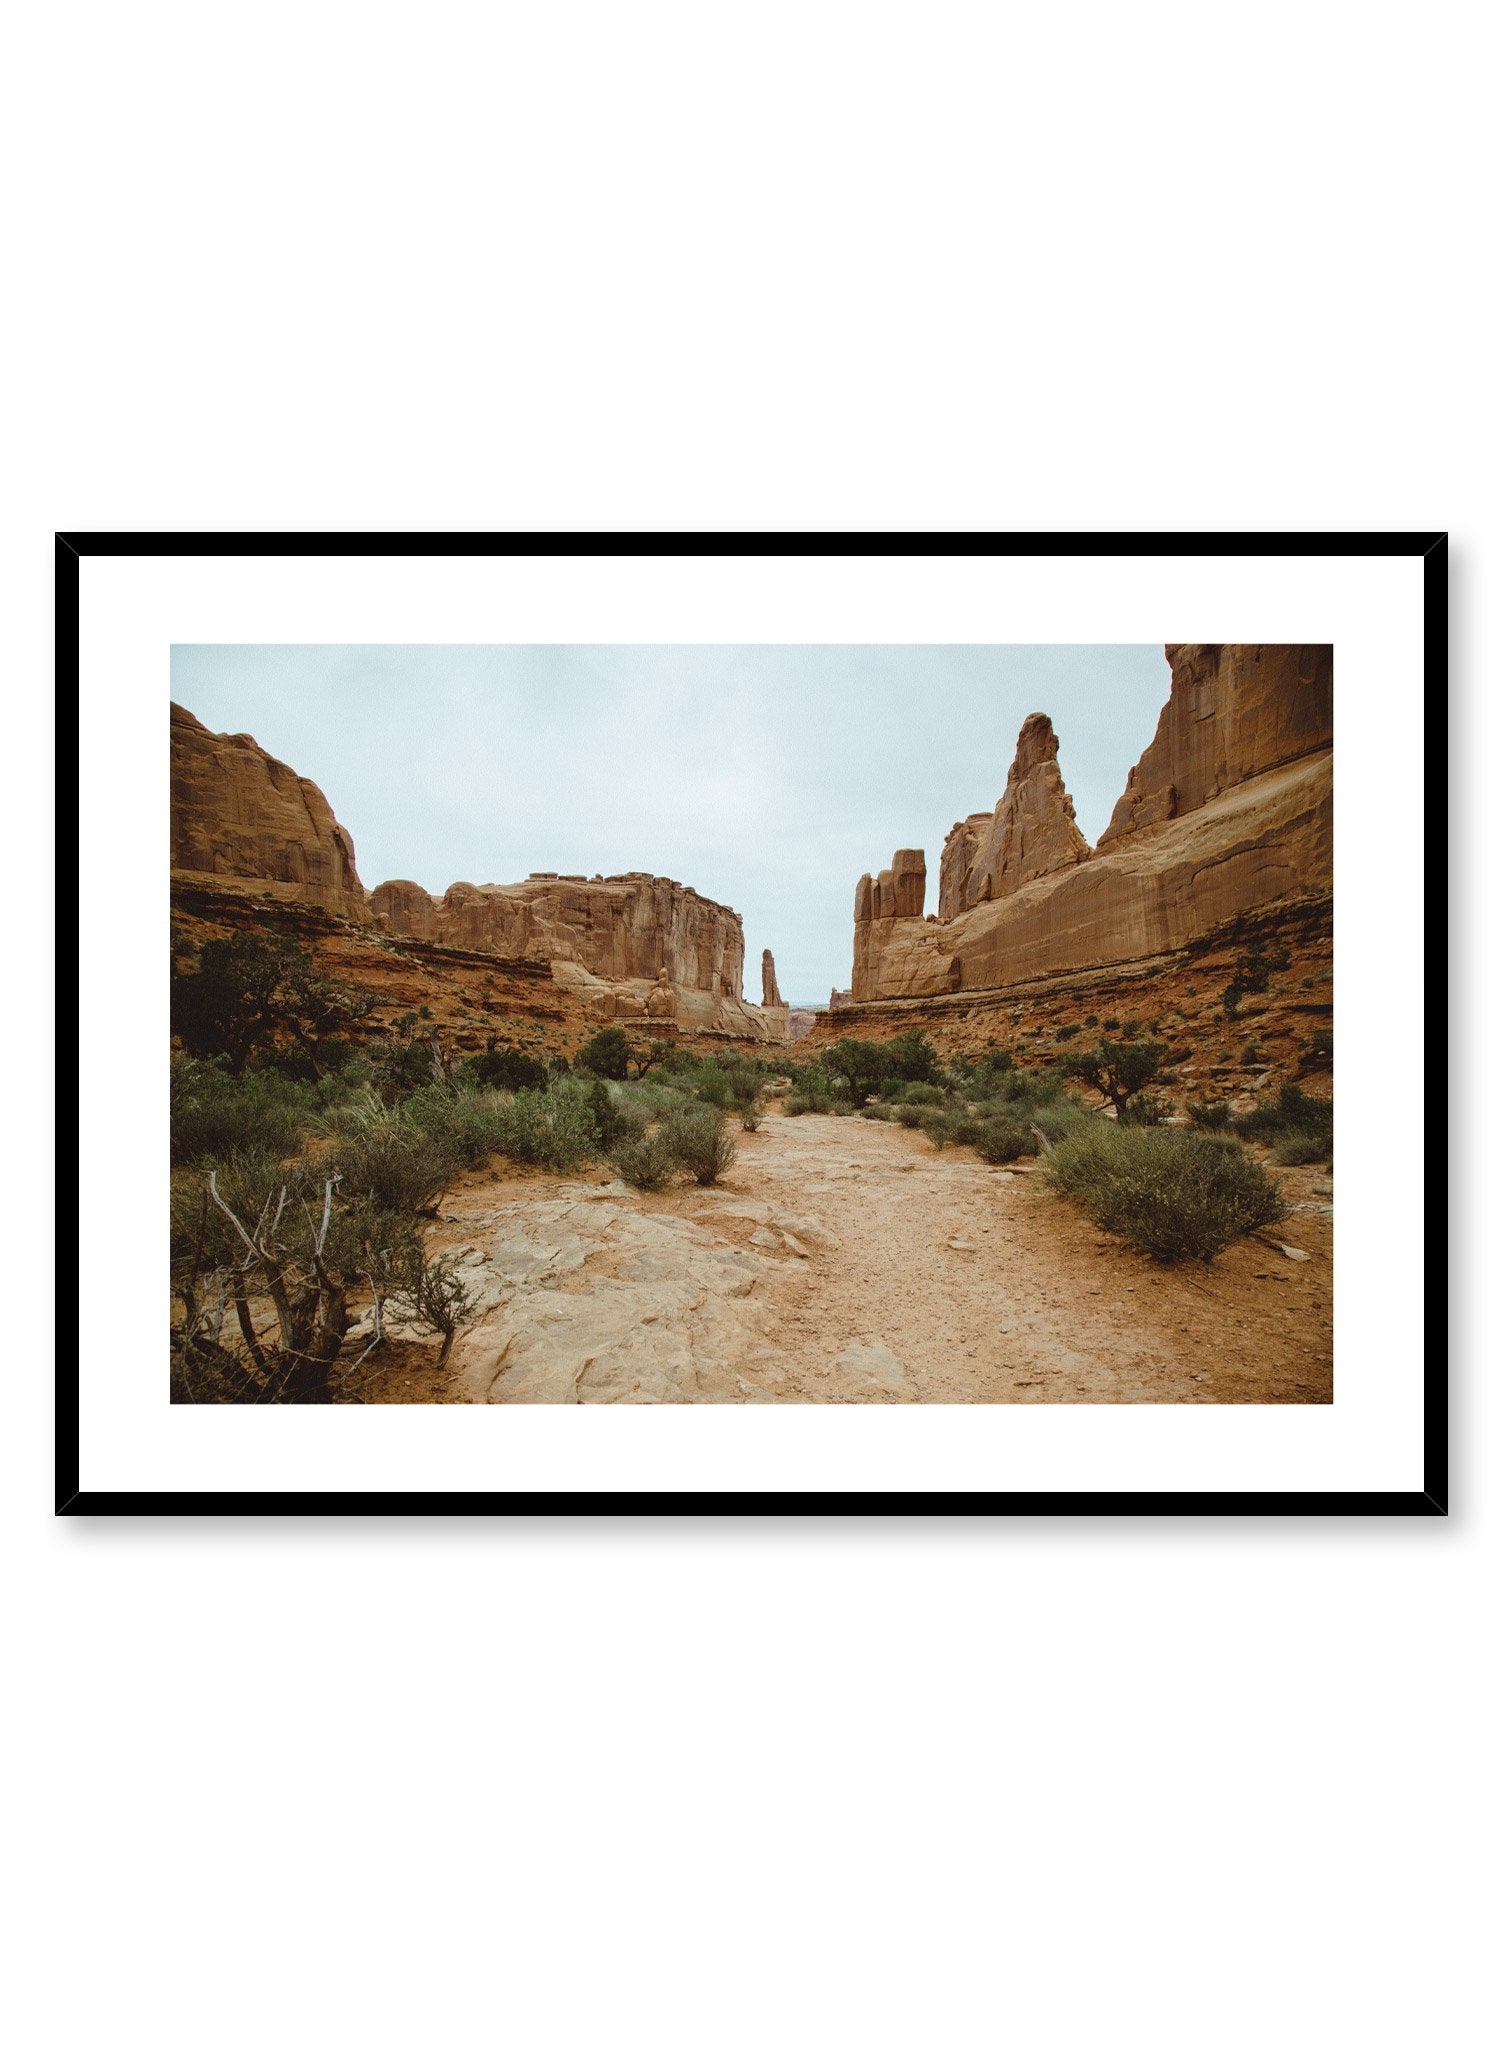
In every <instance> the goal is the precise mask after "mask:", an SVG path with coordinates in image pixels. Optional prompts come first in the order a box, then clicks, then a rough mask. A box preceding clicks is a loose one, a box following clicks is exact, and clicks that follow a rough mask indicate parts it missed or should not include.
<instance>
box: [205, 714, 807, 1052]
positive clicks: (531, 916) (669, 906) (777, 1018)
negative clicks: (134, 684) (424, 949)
mask: <svg viewBox="0 0 1503 2048" xmlns="http://www.w3.org/2000/svg"><path fill="white" fill-rule="evenodd" d="M172 867H173V873H174V881H175V883H177V884H179V885H181V886H183V887H189V888H191V887H193V886H195V885H198V884H201V883H209V882H212V883H213V885H214V886H215V887H217V888H220V889H223V890H226V891H228V892H230V893H232V894H234V893H239V894H245V895H248V896H251V897H254V898H256V899H259V900H261V901H263V902H264V901H265V899H267V898H268V897H269V898H271V899H272V900H273V901H276V902H280V903H284V904H286V905H288V906H289V908H290V907H292V906H304V907H309V908H316V909H318V910H321V911H325V912H328V913H330V914H331V915H332V916H335V917H338V918H343V919H345V920H347V921H349V922H350V923H352V924H357V925H360V926H363V927H373V928H374V929H375V930H376V931H377V932H378V933H381V932H384V933H387V934H389V935H391V936H392V937H393V938H398V939H403V940H412V941H416V942H419V943H421V944H424V945H428V946H432V947H435V948H443V949H447V950H449V951H453V952H459V953H468V954H476V955H489V956H492V957H494V958H495V959H497V960H501V961H507V962H512V963H536V964H539V965H542V966H544V967H546V968H548V969H549V971H550V973H551V976H552V979H553V981H554V983H555V984H556V985H557V986H558V987H560V988H562V989H567V990H569V991H570V992H571V993H572V994H573V996H575V997H576V998H577V999H578V1002H579V1003H580V1004H581V1005H582V1006H583V1009H584V1013H585V1014H586V1015H587V1016H588V1018H589V1019H590V1020H591V1021H592V1022H593V1023H596V1024H599V1023H609V1022H611V1021H613V1020H615V1019H617V1018H620V1019H631V1018H640V1019H642V1020H643V1021H644V1022H655V1023H657V1024H659V1025H660V1026H662V1027H664V1028H668V1029H673V1028H677V1029H678V1030H680V1031H684V1032H687V1033H691V1034H694V1035H712V1036H721V1037H724V1036H730V1037H735V1038H754V1039H761V1040H769V1041H771V1042H774V1043H782V1042H785V1041H786V1040H787V1037H788V1029H789V1027H788V1012H787V1010H786V1008H785V1007H782V1006H780V1005H779V1006H776V1007H774V1006H769V1007H767V1008H766V1009H759V1008H757V1007H756V1006H755V1005H753V1004H750V1003H746V1002H744V1001H743V1000H742V995H741V980H742V970H743V967H744V964H745V953H746V942H745V938H744V936H743V933H742V928H741V919H740V917H739V915H738V914H737V913H736V912H735V911H734V910H731V909H729V908H728V907H727V906H726V905H725V904H723V903H714V902H711V901H710V899H709V898H708V897H704V896H701V895H700V894H699V893H698V891H697V890H694V889H690V888H686V887H685V886H684V885H683V884H682V883H680V882H674V881H670V880H668V879H667V878H666V877H664V876H661V875H650V874H646V873H639V872H632V873H628V874H622V875H596V876H595V877H594V878H593V880H591V879H587V878H586V877H585V876H584V875H559V874H534V875H530V876H529V877H528V879H527V880H526V881H525V882H515V883H510V884H507V885H504V886H502V885H495V884H485V885H481V886H476V885H474V884H472V883H469V882H456V883H455V884H454V885H453V886H452V888H449V889H447V890H446V891H445V892H444V894H443V895H442V896H441V897H439V898H437V899H435V898H434V897H432V896H430V895H429V894H428V892H427V890H426V889H423V888H422V887H420V886H419V884H418V883H416V882H410V881H392V882H383V883H382V884H381V885H380V887H379V888H377V889H375V890H373V891H372V892H371V894H370V895H369V897H367V895H366V892H365V890H364V889H363V888H362V887H361V884H360V878H359V875H358V874H357V873H356V871H355V849H354V846H353V844H352V843H351V840H350V835H349V834H348V832H346V831H345V829H344V827H343V826H342V825H340V824H339V823H338V821H337V820H336V818H335V817H334V814H333V812H332V810H331V809H330V807H329V804H328V802H327V800H326V799H325V797H324V795H323V793H322V791H321V790H319V789H318V788H317V787H316V786H315V785H314V784H313V783H311V782H309V781H307V780H306V779H305V778H304V777H302V776H299V775H297V774H295V773H294V771H293V770H292V769H291V768H288V767H287V766H286V765H285V764H284V763H283V762H281V761H277V760H274V759H273V758H272V757H271V755H270V754H268V753H266V752H265V751H264V750H263V749H262V748H260V747H258V746H257V745H256V742H255V741H254V740H253V739H251V738H250V737H249V736H248V735H246V734H243V733H242V734H237V735H234V736H231V735H228V734H223V733H220V734H215V733H211V732H209V731H208V730H207V729H206V728H205V727H204V726H203V725H201V724H200V723H199V721H198V720H197V719H196V718H195V717H194V716H193V715H192V713H191V712H188V711H185V710H183V709H182V708H181V707H180V706H178V705H174V706H173V707H172ZM769 959H770V956H769ZM773 991H774V995H776V979H775V978H774V981H773Z"/></svg>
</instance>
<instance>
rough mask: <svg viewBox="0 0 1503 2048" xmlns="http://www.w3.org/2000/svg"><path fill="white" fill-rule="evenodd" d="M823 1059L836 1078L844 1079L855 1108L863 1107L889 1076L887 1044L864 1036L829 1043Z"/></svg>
mask: <svg viewBox="0 0 1503 2048" xmlns="http://www.w3.org/2000/svg"><path fill="white" fill-rule="evenodd" d="M819 1058H820V1063H821V1064H822V1065H823V1067H824V1069H825V1071H826V1072H827V1073H828V1074H829V1075H830V1076H831V1077H832V1079H835V1080H838V1081H843V1082H844V1083H845V1088H846V1099H847V1100H848V1102H849V1103H850V1106H851V1108H852V1109H860V1107H861V1106H862V1104H863V1103H864V1102H867V1101H869V1100H870V1099H871V1097H872V1096H873V1095H875V1094H876V1092H877V1090H878V1089H879V1088H880V1087H881V1085H882V1083H883V1082H884V1081H885V1080H886V1079H887V1076H888V1072H889V1066H888V1058H887V1048H886V1047H885V1046H882V1045H874V1044H872V1043H871V1041H870V1040H868V1039H864V1038H839V1039H837V1040H836V1041H835V1043H834V1044H833V1045H828V1046H826V1047H825V1049H824V1051H823V1052H822V1053H821V1054H820V1056H819Z"/></svg>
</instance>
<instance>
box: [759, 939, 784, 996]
mask: <svg viewBox="0 0 1503 2048" xmlns="http://www.w3.org/2000/svg"><path fill="white" fill-rule="evenodd" d="M762 1007H763V1009H764V1010H776V1009H782V1008H783V1007H784V1005H783V998H782V997H781V996H780V995H779V994H778V970H777V966H776V964H775V963H774V961H773V957H772V954H771V952H770V951H769V950H768V949H767V948H766V947H764V948H763V950H762Z"/></svg>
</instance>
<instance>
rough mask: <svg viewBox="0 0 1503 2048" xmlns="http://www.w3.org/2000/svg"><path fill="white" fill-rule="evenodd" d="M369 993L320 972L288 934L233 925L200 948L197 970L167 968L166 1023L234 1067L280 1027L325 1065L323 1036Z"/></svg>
mask: <svg viewBox="0 0 1503 2048" xmlns="http://www.w3.org/2000/svg"><path fill="white" fill-rule="evenodd" d="M374 1001H375V999H374V997H371V996H362V995H360V994H358V993H357V992H356V991H355V990H354V989H351V988H346V987H345V986H344V984H343V983H341V982H336V981H329V980H326V979H325V978H324V977H323V976H321V975H319V974H318V973H317V972H316V971H315V968H314V962H313V956H312V954H311V953H309V952H307V951H306V950H305V949H304V948H303V947H302V946H297V945H294V944H293V943H292V941H291V940H290V939H266V938H262V937H261V935H260V934H259V933H257V932H236V933H235V934H234V935H233V936H232V937H230V938H228V939H210V940H208V941H207V942H206V944H205V945H204V946H202V947H201V948H200V950H199V955H198V971H197V972H196V973H194V974H185V973H183V972H182V971H181V970H180V969H179V968H178V967H177V965H176V964H175V963H174V966H173V972H172V1029H173V1031H174V1033H175V1034H176V1035H177V1037H179V1038H180V1039H181V1040H182V1042H183V1045H184V1046H185V1047H186V1049H187V1050H188V1051H189V1052H193V1053H200V1054H203V1055H206V1056H207V1055H213V1054H216V1053H221V1054H223V1055H225V1057H226V1058H227V1059H228V1061H229V1066H230V1072H231V1073H232V1074H239V1073H242V1072H243V1071H244V1069H245V1063H246V1061H247V1060H248V1059H249V1058H250V1056H251V1054H252V1053H253V1052H256V1051H258V1050H260V1049H261V1048H262V1047H266V1046H270V1045H273V1044H275V1042H276V1040H277V1038H278V1037H279V1035H280V1034H281V1033H283V1032H286V1033H287V1034H288V1035H289V1036H290V1037H292V1038H293V1039H294V1040H295V1041H296V1042H297V1044H298V1045H299V1047H300V1048H301V1049H302V1051H303V1052H304V1053H305V1054H306V1055H307V1058H308V1063H309V1065H310V1066H311V1067H312V1069H313V1072H314V1076H315V1078H317V1077H319V1076H321V1075H322V1073H323V1067H322V1064H321V1062H320V1058H319V1053H320V1048H321V1046H322V1044H323V1041H324V1040H325V1039H326V1038H330V1037H332V1036H333V1035H334V1034H335V1033H336V1032H338V1031H341V1030H343V1029H344V1028H345V1027H346V1026H348V1025H350V1024H352V1023H354V1022H356V1021H357V1020H358V1019H360V1018H362V1017H366V1016H369V1014H370V1012H371V1009H372V1008H373V1006H374Z"/></svg>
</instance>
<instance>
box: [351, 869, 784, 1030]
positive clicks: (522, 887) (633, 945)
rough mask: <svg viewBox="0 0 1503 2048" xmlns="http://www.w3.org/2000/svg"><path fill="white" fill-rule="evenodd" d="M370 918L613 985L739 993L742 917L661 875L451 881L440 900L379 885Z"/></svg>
mask: <svg viewBox="0 0 1503 2048" xmlns="http://www.w3.org/2000/svg"><path fill="white" fill-rule="evenodd" d="M370 905H371V909H372V911H373V912H374V913H375V915H376V917H377V918H378V919H379V920H380V921H381V923H382V924H384V925H385V926H386V928H387V929H388V930H390V931H393V932H395V933H397V934H398V935H399V936H401V937H403V938H414V939H427V940H430V941H432V942H433V943H434V944H437V945H444V946H460V947H463V948H464V949H465V950H466V951H467V952H472V953H496V954H499V955H500V956H502V957H503V958H506V959H510V960H548V961H555V960H562V961H568V962H571V963H573V964H574V965H576V966H579V967H582V968H584V969H585V971H586V972H587V973H589V974H593V975H597V976H599V977H601V978H603V979H605V980H610V981H631V980H637V981H649V982H654V981H656V980H657V978H658V974H659V972H660V970H666V972H667V975H668V979H669V980H670V981H671V982H673V983H675V984H676V985H677V986H678V987H681V988H692V989H701V990H705V991H707V992H708V993H710V994H714V995H724V996H733V997H736V998H737V999H739V998H740V995H741V974H742V968H743V965H744V960H745V953H746V941H745V939H744V937H743V936H742V930H741V919H740V917H739V916H738V914H737V913H736V912H735V911H734V910H730V909H727V907H726V906H725V905H724V904H723V903H712V902H711V901H710V900H709V898H708V897H705V896H701V895H699V894H698V892H697V891H696V890H694V889H688V888H685V887H684V885H683V884H682V883H681V882H672V881H669V880H667V879H666V877H664V876H662V875H648V874H635V873H633V874H625V875H596V876H595V878H594V879H593V881H589V880H586V878H585V877H584V876H583V875H578V876H575V875H551V874H537V875H530V876H529V877H528V879H527V880H526V881H525V882H509V883H505V884H498V883H489V882H488V883H483V884H480V885H478V886H477V885H476V884H474V883H471V882H455V883H454V884H453V886H452V887H451V888H449V889H446V890H445V891H444V893H443V895H442V896H441V897H438V898H436V899H435V898H434V897H432V896H430V895H429V894H428V892H427V890H426V889H421V888H419V887H418V885H417V883H415V882H383V883H381V885H380V886H379V888H376V889H373V890H372V891H371V897H370Z"/></svg>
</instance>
